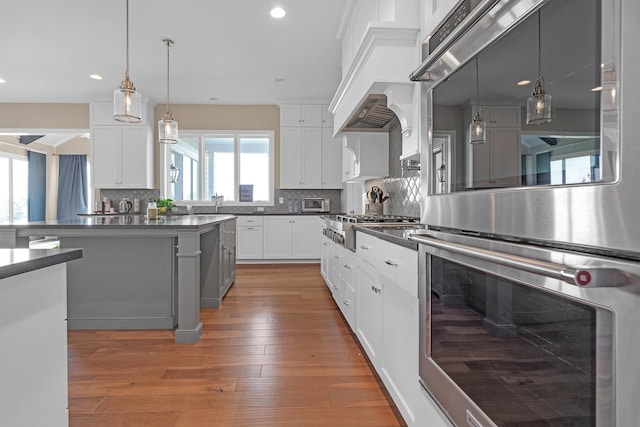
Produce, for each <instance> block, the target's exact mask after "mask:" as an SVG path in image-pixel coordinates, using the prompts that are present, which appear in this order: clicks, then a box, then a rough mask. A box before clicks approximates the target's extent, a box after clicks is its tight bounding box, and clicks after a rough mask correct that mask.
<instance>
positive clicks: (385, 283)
mask: <svg viewBox="0 0 640 427" xmlns="http://www.w3.org/2000/svg"><path fill="white" fill-rule="evenodd" d="M375 266H376V270H377V271H378V279H379V280H380V284H381V287H382V289H383V294H382V295H383V297H382V368H381V372H380V374H381V375H380V376H381V378H382V380H383V382H384V383H385V385H386V387H387V390H388V391H389V393H390V394H391V396H392V397H393V400H394V402H396V406H397V407H398V409H399V410H400V412H401V413H402V415H403V417H404V419H405V420H407V421H408V424H409V425H411V424H413V422H414V421H415V410H416V409H415V408H416V403H417V400H418V396H417V389H416V387H415V385H416V383H417V381H418V378H417V376H418V374H417V373H418V352H419V350H418V348H419V342H418V334H419V331H418V322H419V317H418V314H419V313H418V307H419V304H418V253H417V252H416V251H415V250H411V249H408V248H404V247H402V246H399V245H395V244H393V243H389V242H386V241H383V240H379V239H378V241H377V248H376V264H375Z"/></svg>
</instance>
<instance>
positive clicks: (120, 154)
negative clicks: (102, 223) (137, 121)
mask: <svg viewBox="0 0 640 427" xmlns="http://www.w3.org/2000/svg"><path fill="white" fill-rule="evenodd" d="M152 138H153V133H152V132H150V131H149V130H148V128H147V127H146V126H94V127H92V129H91V159H92V164H91V166H92V167H91V171H92V185H93V187H94V188H153V140H152Z"/></svg>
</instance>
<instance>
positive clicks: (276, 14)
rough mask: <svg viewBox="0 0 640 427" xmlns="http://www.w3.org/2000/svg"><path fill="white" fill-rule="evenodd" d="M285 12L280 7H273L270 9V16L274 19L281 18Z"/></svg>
mask: <svg viewBox="0 0 640 427" xmlns="http://www.w3.org/2000/svg"><path fill="white" fill-rule="evenodd" d="M286 14H287V12H286V11H285V10H284V9H283V8H281V7H274V8H273V9H271V16H272V17H274V18H282V17H284V15H286Z"/></svg>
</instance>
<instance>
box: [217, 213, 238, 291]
mask: <svg viewBox="0 0 640 427" xmlns="http://www.w3.org/2000/svg"><path fill="white" fill-rule="evenodd" d="M219 256H220V262H219V271H220V282H219V283H220V299H222V297H224V295H225V294H226V293H227V291H228V290H229V288H230V287H231V285H232V284H233V282H235V281H236V220H235V219H234V220H231V221H227V222H223V223H222V224H220V252H219Z"/></svg>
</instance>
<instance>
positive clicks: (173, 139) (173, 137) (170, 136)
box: [158, 39, 178, 182]
mask: <svg viewBox="0 0 640 427" xmlns="http://www.w3.org/2000/svg"><path fill="white" fill-rule="evenodd" d="M162 42H163V43H164V44H166V45H167V109H166V110H165V113H164V117H163V118H162V119H161V120H159V121H158V142H160V143H161V144H176V143H177V142H178V122H176V121H175V120H174V119H173V115H172V114H171V111H170V110H169V48H170V47H171V45H172V44H173V40H169V39H164V40H162ZM172 182H174V181H172Z"/></svg>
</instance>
